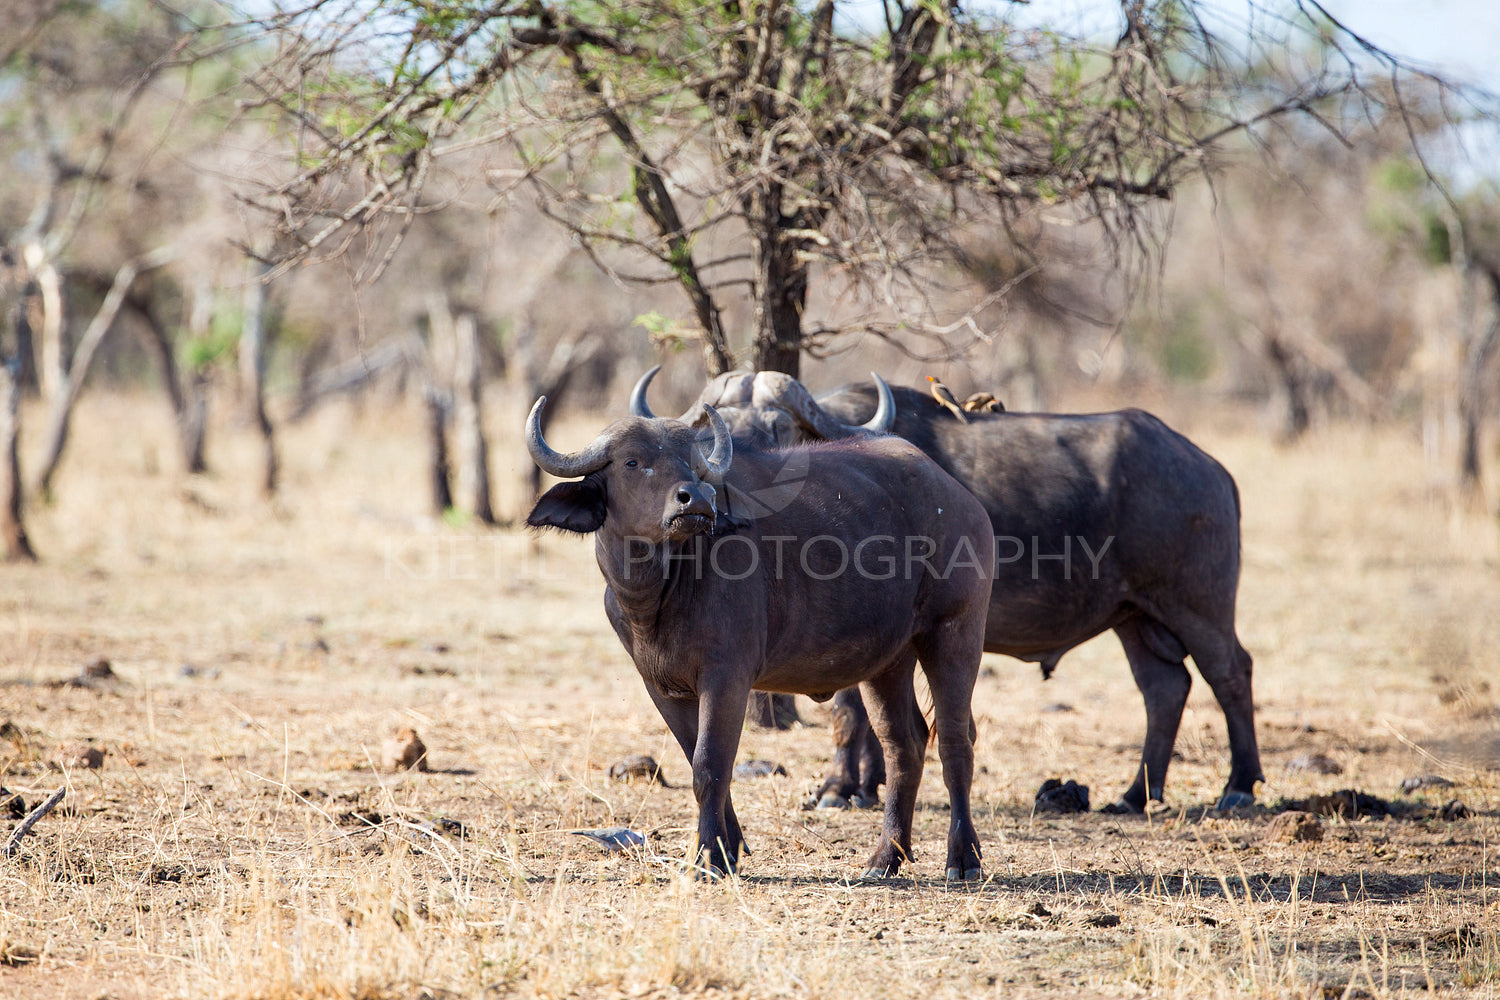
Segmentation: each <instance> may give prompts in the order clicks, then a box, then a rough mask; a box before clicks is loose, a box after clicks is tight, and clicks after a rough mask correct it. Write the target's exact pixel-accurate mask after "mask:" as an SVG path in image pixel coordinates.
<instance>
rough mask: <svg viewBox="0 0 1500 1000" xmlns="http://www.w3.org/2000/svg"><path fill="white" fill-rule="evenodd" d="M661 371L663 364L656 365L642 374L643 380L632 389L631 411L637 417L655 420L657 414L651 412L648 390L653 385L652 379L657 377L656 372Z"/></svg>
mask: <svg viewBox="0 0 1500 1000" xmlns="http://www.w3.org/2000/svg"><path fill="white" fill-rule="evenodd" d="M659 371H661V365H655V366H653V367H652V368H651V370H650V371H648V372H646V374H644V375H642V376H641V380H640V381H639V382H637V383H636V384H635V388H634V389H632V390H630V412H631V414H632V415H634V416H637V417H645V418H646V419H647V420H655V419H656V414H654V413H652V412H651V404H649V403H647V402H646V390H647V389H649V388H650V387H651V380H652V379H654V378H656V373H657V372H659Z"/></svg>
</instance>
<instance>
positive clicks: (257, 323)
mask: <svg viewBox="0 0 1500 1000" xmlns="http://www.w3.org/2000/svg"><path fill="white" fill-rule="evenodd" d="M248 266H249V280H248V281H246V283H245V299H244V319H243V324H242V326H241V327H240V344H239V368H240V385H241V389H242V391H243V393H244V398H245V407H246V409H247V411H248V413H249V416H250V422H251V423H252V424H254V425H255V429H256V430H258V431H259V432H260V436H261V442H262V444H263V446H264V455H265V460H264V464H263V467H262V473H263V474H262V476H261V492H262V493H264V494H265V495H266V496H267V497H271V496H275V495H276V484H277V479H278V477H279V472H280V463H279V462H278V460H277V457H276V431H275V428H273V427H272V426H271V420H270V418H269V417H267V416H266V395H265V381H266V347H267V339H268V338H267V336H266V286H265V280H264V279H265V277H266V275H268V274H269V273H270V270H271V268H270V265H268V264H262V263H260V262H258V261H253V260H252V261H250V262H249V265H248Z"/></svg>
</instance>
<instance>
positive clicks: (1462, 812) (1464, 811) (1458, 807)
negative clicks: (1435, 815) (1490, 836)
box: [1441, 799, 1474, 823]
mask: <svg viewBox="0 0 1500 1000" xmlns="http://www.w3.org/2000/svg"><path fill="white" fill-rule="evenodd" d="M1441 815H1442V817H1443V819H1445V820H1447V821H1448V822H1450V823H1451V822H1453V821H1455V820H1460V819H1468V818H1469V817H1470V816H1472V815H1474V813H1473V811H1472V810H1470V809H1469V807H1468V806H1466V805H1464V804H1463V803H1462V802H1460V801H1458V799H1452V800H1450V801H1449V802H1448V804H1447V805H1445V806H1443V809H1442V813H1441Z"/></svg>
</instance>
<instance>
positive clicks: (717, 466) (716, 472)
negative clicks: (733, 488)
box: [693, 403, 734, 486]
mask: <svg viewBox="0 0 1500 1000" xmlns="http://www.w3.org/2000/svg"><path fill="white" fill-rule="evenodd" d="M703 412H704V413H706V414H707V415H708V422H709V424H711V425H712V426H713V429H714V450H713V453H712V454H710V455H708V456H707V457H705V456H704V454H703V453H702V452H701V451H699V450H698V449H697V448H694V449H693V471H694V472H696V473H697V474H698V478H699V479H701V480H703V481H704V482H705V483H712V484H713V485H715V486H717V485H719V484H720V483H722V482H723V481H724V476H725V475H726V474H727V473H728V472H729V463H730V462H731V461H733V460H734V439H733V438H731V437H730V436H729V428H728V427H726V426H725V424H724V418H723V417H721V416H719V411H718V410H716V409H714V408H713V407H712V406H709V405H708V404H707V403H704V404H703Z"/></svg>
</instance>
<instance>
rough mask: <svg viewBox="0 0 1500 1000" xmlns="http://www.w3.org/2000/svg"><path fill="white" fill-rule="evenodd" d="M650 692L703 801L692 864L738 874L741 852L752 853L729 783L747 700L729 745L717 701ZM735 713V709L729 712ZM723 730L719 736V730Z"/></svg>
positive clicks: (706, 871) (731, 730)
mask: <svg viewBox="0 0 1500 1000" xmlns="http://www.w3.org/2000/svg"><path fill="white" fill-rule="evenodd" d="M646 690H647V691H648V692H649V693H650V695H651V700H652V701H653V702H655V703H656V708H657V711H659V712H660V713H661V717H662V719H663V720H665V722H666V723H667V728H668V729H670V730H671V731H672V736H673V737H675V738H676V740H677V743H678V745H679V746H681V747H682V752H683V755H684V756H685V757H687V759H688V764H689V765H690V766H691V767H692V771H693V795H694V797H695V798H696V799H697V801H698V833H697V837H696V839H695V840H694V843H693V848H692V851H691V852H690V853H689V859H688V864H689V865H690V866H691V867H693V868H696V869H698V870H699V871H700V872H703V873H704V874H707V875H710V876H718V875H724V874H728V873H731V872H734V871H735V870H736V869H737V867H738V865H739V857H740V853H741V851H743V852H744V853H746V854H748V853H750V849H749V848H748V847H746V846H745V840H744V835H743V833H742V832H741V830H740V821H739V817H738V816H736V815H735V812H734V801H733V799H732V798H731V797H730V795H729V780H730V777H731V776H732V774H733V773H734V755H735V753H736V751H737V750H738V749H739V734H740V727H741V725H742V724H743V720H744V717H745V701H744V700H743V699H742V700H741V701H740V702H739V706H738V712H739V715H738V716H737V717H736V719H735V723H734V725H732V726H728V727H727V728H728V730H729V732H728V734H727V739H728V741H729V742H728V746H727V747H725V746H724V742H725V738H726V736H725V733H724V732H723V730H724V729H725V728H726V727H725V725H724V723H723V720H724V712H725V711H726V709H725V708H724V707H723V706H722V705H721V706H719V707H717V708H715V707H711V702H712V701H713V699H710V698H707V697H700V698H673V697H670V696H668V695H665V694H662V693H661V692H659V691H657V690H656V689H655V688H654V687H652V686H651V685H650V684H647V685H646ZM727 710H728V711H730V712H731V713H732V712H733V711H734V710H735V709H734V706H733V705H731V706H729V708H728V709H727ZM715 726H717V727H718V731H719V734H718V737H717V738H716V737H715V735H714V732H715V730H714V727H715Z"/></svg>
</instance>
